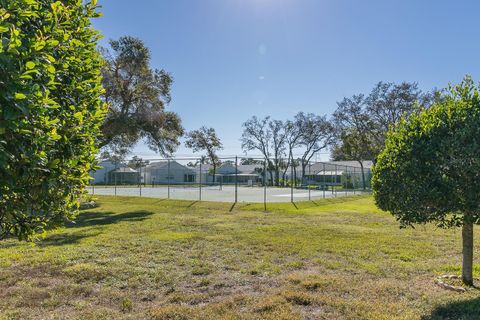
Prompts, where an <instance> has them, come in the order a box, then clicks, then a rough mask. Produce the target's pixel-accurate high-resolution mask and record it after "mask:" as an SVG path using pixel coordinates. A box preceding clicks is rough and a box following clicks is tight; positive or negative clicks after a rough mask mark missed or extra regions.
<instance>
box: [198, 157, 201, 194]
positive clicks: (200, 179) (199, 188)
mask: <svg viewBox="0 0 480 320" xmlns="http://www.w3.org/2000/svg"><path fill="white" fill-rule="evenodd" d="M199 185H200V187H199V189H198V190H199V194H198V196H199V200H200V201H202V160H201V159H200V181H199Z"/></svg>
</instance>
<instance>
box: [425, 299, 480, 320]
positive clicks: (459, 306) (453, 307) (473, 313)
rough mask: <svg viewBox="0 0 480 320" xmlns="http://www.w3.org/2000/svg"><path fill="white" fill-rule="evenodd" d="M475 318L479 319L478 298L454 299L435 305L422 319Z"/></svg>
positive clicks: (456, 319)
mask: <svg viewBox="0 0 480 320" xmlns="http://www.w3.org/2000/svg"><path fill="white" fill-rule="evenodd" d="M454 319H455V320H474V319H475V320H476V319H480V298H475V299H470V300H462V301H454V302H450V303H447V304H445V305H441V306H438V307H436V308H435V309H434V310H433V311H432V313H431V314H429V315H427V316H424V317H422V320H454Z"/></svg>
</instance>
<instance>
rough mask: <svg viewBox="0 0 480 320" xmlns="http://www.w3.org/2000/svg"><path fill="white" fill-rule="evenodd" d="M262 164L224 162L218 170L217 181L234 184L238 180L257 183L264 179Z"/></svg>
mask: <svg viewBox="0 0 480 320" xmlns="http://www.w3.org/2000/svg"><path fill="white" fill-rule="evenodd" d="M262 170H263V168H262V165H254V164H251V165H250V164H239V165H238V166H235V163H230V162H227V163H224V164H222V165H221V166H220V167H219V168H218V170H217V175H216V176H217V178H216V180H217V182H218V183H222V184H232V183H235V181H237V183H240V184H257V183H258V182H260V181H262V175H261V172H262Z"/></svg>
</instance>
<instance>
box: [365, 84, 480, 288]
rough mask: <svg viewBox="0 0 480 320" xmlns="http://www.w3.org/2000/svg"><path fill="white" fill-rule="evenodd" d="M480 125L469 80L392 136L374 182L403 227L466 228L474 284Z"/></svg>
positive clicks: (467, 271) (478, 102)
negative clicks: (421, 224)
mask: <svg viewBox="0 0 480 320" xmlns="http://www.w3.org/2000/svg"><path fill="white" fill-rule="evenodd" d="M479 124H480V95H479V87H478V86H475V85H474V83H473V81H472V79H471V78H470V77H466V78H465V80H464V81H463V82H462V83H461V84H459V85H455V86H450V87H449V89H448V90H447V91H446V92H445V94H444V95H443V96H442V99H441V100H440V101H438V102H436V103H435V104H434V105H433V106H432V107H431V108H429V109H427V110H425V111H423V112H421V113H419V114H412V115H411V116H410V117H409V118H405V117H404V118H403V119H402V120H401V121H400V123H399V125H398V126H397V127H396V128H395V129H394V130H393V131H391V132H390V133H389V134H388V135H387V140H386V147H385V149H384V150H383V151H382V152H381V153H380V155H379V156H378V159H377V163H376V164H375V167H374V174H373V181H372V184H373V190H374V197H375V202H376V204H377V205H378V206H379V207H380V208H381V209H383V210H387V211H390V212H391V213H392V214H393V215H394V216H395V217H396V218H397V219H398V220H399V222H400V224H401V225H402V226H413V225H414V224H418V223H429V222H432V223H435V224H436V225H438V226H440V227H452V226H463V242H464V269H463V279H464V281H465V282H466V283H468V284H471V283H472V271H471V267H472V255H473V251H472V250H471V248H472V246H473V242H472V241H473V240H472V238H473V233H472V229H473V228H472V226H473V224H478V223H480V201H479V199H480V184H479V183H478V181H479V179H480V126H479Z"/></svg>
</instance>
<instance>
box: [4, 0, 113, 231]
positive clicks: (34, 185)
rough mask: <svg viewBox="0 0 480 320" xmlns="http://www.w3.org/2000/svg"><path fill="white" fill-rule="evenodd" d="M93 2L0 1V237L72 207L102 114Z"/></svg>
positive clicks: (58, 217)
mask: <svg viewBox="0 0 480 320" xmlns="http://www.w3.org/2000/svg"><path fill="white" fill-rule="evenodd" d="M95 2H96V1H91V2H89V1H56V2H55V1H11V0H0V125H1V128H0V239H1V238H3V237H7V236H10V235H13V236H16V237H18V238H19V239H22V240H25V239H27V240H29V239H31V238H32V237H33V236H34V235H35V234H36V233H39V232H43V231H44V230H45V229H46V228H48V227H50V226H52V225H56V224H60V223H63V222H64V221H65V219H73V218H74V217H75V215H76V213H77V211H78V199H79V196H80V195H81V194H82V193H83V192H84V190H85V186H86V184H87V183H88V181H89V178H90V177H89V172H90V171H91V169H92V168H93V167H95V155H96V154H97V152H98V148H97V147H98V139H97V137H98V135H99V134H100V130H99V126H100V124H101V123H102V121H103V118H104V115H105V111H106V108H105V105H104V104H103V103H102V102H101V100H100V95H101V94H102V91H103V89H102V86H101V83H100V68H101V57H100V55H99V53H98V51H97V41H98V39H99V34H98V32H97V31H95V30H94V29H93V28H92V25H91V22H90V19H91V18H94V17H98V16H99V14H98V13H97V12H96V6H95Z"/></svg>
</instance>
